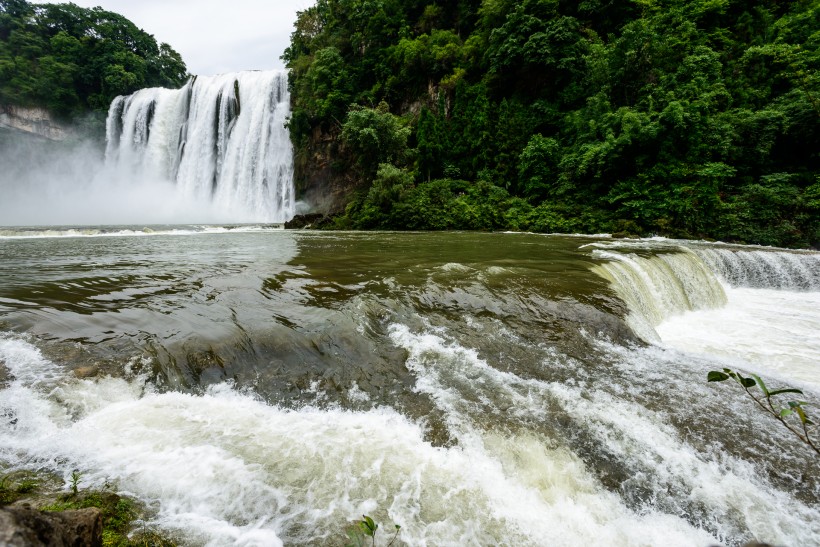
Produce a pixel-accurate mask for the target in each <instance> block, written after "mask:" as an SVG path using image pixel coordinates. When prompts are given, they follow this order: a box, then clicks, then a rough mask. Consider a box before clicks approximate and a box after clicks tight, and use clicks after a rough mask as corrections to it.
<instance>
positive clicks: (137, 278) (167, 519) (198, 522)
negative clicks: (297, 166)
mask: <svg viewBox="0 0 820 547" xmlns="http://www.w3.org/2000/svg"><path fill="white" fill-rule="evenodd" d="M722 367H731V368H736V369H740V370H744V371H746V372H750V373H751V372H753V373H758V374H760V375H761V376H763V377H764V378H766V379H767V380H768V381H769V383H770V384H772V385H775V386H784V385H788V386H791V387H798V388H801V389H803V390H804V392H805V397H806V399H807V400H811V401H818V400H820V254H818V253H813V252H808V251H802V252H801V251H785V250H777V249H763V248H756V247H739V246H730V245H721V244H709V243H699V242H681V241H670V240H612V239H609V238H606V237H580V236H578V237H572V236H550V235H535V234H520V233H503V234H502V233H498V234H489V233H346V232H308V231H300V232H296V231H285V230H282V229H278V228H276V227H272V226H269V225H258V226H248V225H241V226H151V227H149V228H145V227H143V226H132V227H109V228H99V227H93V228H47V229H42V228H30V229H24V228H0V460H1V461H2V467H3V468H5V469H6V470H9V469H39V470H43V469H46V470H51V471H53V472H56V473H59V474H60V475H62V476H64V477H65V478H66V481H67V483H68V480H69V477H70V474H71V471H72V470H74V469H77V470H79V471H80V472H81V474H82V475H81V476H82V480H83V486H84V487H102V486H103V484H106V483H108V484H111V485H113V487H114V488H116V489H117V490H118V491H120V492H122V493H126V494H128V495H132V496H135V497H137V498H139V499H141V500H142V501H144V502H145V503H146V504H147V505H148V506H149V507H151V508H152V509H153V512H152V515H153V516H152V520H151V522H150V523H149V524H150V525H152V526H158V527H160V528H161V529H163V530H164V531H165V532H167V533H168V534H171V535H172V536H173V537H176V538H177V539H179V540H181V542H182V543H183V544H186V545H187V544H189V545H233V544H236V545H277V544H282V543H284V544H313V545H339V544H342V543H344V541H345V536H344V530H345V528H346V527H347V526H348V524H349V522H350V521H351V520H353V519H355V518H360V517H361V515H362V514H367V515H370V516H372V517H373V518H374V519H375V520H376V521H377V522H379V523H381V524H382V528H381V529H380V532H379V534H380V535H379V537H380V540H379V541H380V542H381V544H383V545H386V543H387V541H388V538H389V536H390V535H391V534H389V533H387V532H383V531H382V530H389V529H392V527H393V524H394V523H395V524H399V525H401V532H400V535H399V539H400V541H402V542H404V543H405V544H408V545H589V544H598V545H693V546H704V547H705V546H707V545H714V544H723V545H740V544H742V543H744V542H746V541H750V540H752V539H758V540H761V541H768V542H772V543H775V544H782V545H811V544H820V472H818V468H820V466H818V462H819V461H820V459H818V457H817V456H816V455H814V453H813V452H812V451H810V450H809V449H808V448H807V447H805V446H804V445H803V444H802V443H800V442H799V441H798V440H796V439H795V438H794V437H793V436H792V435H791V434H790V433H789V432H788V431H786V430H785V429H784V428H782V426H780V424H778V423H777V422H776V421H775V420H773V419H772V418H770V417H769V416H767V415H765V414H762V413H761V412H758V409H757V408H756V407H755V406H754V403H753V402H752V401H751V400H750V399H748V398H747V397H745V395H744V394H743V393H742V391H741V390H740V388H739V386H737V385H734V386H733V385H730V384H729V383H726V384H708V383H707V382H706V374H707V372H708V371H709V370H713V369H720V368H722ZM807 408H810V409H812V410H813V412H814V413H815V415H816V414H817V411H816V410H815V409H814V407H807Z"/></svg>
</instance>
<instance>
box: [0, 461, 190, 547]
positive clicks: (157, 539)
mask: <svg viewBox="0 0 820 547" xmlns="http://www.w3.org/2000/svg"><path fill="white" fill-rule="evenodd" d="M55 479H57V477H55V476H52V475H51V474H49V473H45V472H40V473H32V472H25V471H16V472H12V473H7V474H4V475H0V505H9V504H12V503H14V502H18V501H20V502H22V501H28V502H32V503H34V502H33V501H32V496H30V495H33V499H35V500H38V501H37V503H36V505H40V507H39V509H40V510H42V511H69V510H77V509H85V508H88V507H96V508H98V509H99V510H100V512H101V513H102V521H103V545H104V546H105V547H143V546H144V547H149V546H150V547H173V546H174V545H175V544H174V543H173V542H172V541H170V540H169V539H167V538H164V537H162V536H161V535H159V534H157V533H156V532H154V531H153V530H150V529H148V528H145V527H143V529H142V530H137V531H133V525H134V521H135V520H137V519H140V518H142V513H143V508H141V507H140V505H139V503H138V502H136V501H134V500H131V499H129V498H126V497H123V496H119V495H117V494H115V493H113V492H110V491H105V490H104V491H98V490H83V489H82V488H80V486H79V485H80V482H81V480H82V474H81V473H80V472H79V471H73V472H72V473H71V475H70V477H69V481H68V487H69V489H70V492H69V493H58V492H55V491H54V489H53V488H55V487H57V484H58V483H57V482H55ZM59 484H63V483H62V481H61V480H60V481H59ZM105 488H106V489H108V488H109V485H108V484H107V483H106V486H105ZM44 499H45V500H50V502H48V501H46V502H44V501H42V500H44ZM43 503H45V505H42V504H43Z"/></svg>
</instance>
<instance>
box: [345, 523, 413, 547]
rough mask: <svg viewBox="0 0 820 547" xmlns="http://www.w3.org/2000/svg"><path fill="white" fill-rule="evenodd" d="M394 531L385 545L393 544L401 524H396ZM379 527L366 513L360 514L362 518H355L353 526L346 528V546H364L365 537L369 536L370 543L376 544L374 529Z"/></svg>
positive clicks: (388, 546)
mask: <svg viewBox="0 0 820 547" xmlns="http://www.w3.org/2000/svg"><path fill="white" fill-rule="evenodd" d="M395 527H396V533H395V534H393V538H392V539H391V540H390V543H388V544H387V547H390V546H391V545H393V543H394V542H395V541H396V539H397V538H398V537H399V531H400V530H401V526H399V525H398V524H396V525H395ZM378 529H379V525H378V524H376V522H374V521H373V519H372V518H370V517H368V516H367V515H362V520H357V521H354V522H353V526H351V527H350V528H348V530H347V537H348V539H349V540H350V543H348V544H347V545H348V547H365V545H367V538H370V540H371V545H373V546H375V545H376V531H377V530H378Z"/></svg>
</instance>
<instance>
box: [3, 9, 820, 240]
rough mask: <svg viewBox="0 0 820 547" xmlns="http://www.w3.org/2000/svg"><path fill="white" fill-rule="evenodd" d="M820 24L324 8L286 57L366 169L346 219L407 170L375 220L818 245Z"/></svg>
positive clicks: (586, 12)
mask: <svg viewBox="0 0 820 547" xmlns="http://www.w3.org/2000/svg"><path fill="white" fill-rule="evenodd" d="M0 29H2V27H0ZM818 29H820V4H818V2H816V1H813V0H800V1H796V2H781V1H777V0H755V1H753V2H740V1H739V0H635V1H633V2H618V1H615V0H583V1H580V2H571V1H569V0H524V1H520V2H516V1H512V0H483V1H481V2H479V1H475V0H473V1H459V2H441V1H434V0H369V1H368V0H318V1H317V2H316V5H315V6H313V7H311V8H308V9H307V10H305V11H304V12H302V13H301V14H300V15H299V19H298V21H297V24H296V31H295V32H294V35H293V39H292V43H291V46H290V48H289V49H288V51H287V52H286V54H285V60H286V62H287V64H288V66H289V67H290V69H291V73H290V78H291V89H292V90H293V105H294V112H293V117H292V122H291V132H292V136H293V139H294V142H295V143H296V146H297V155H299V154H300V153H301V154H303V156H304V157H307V156H308V154H306V153H305V152H304V151H305V150H307V149H308V148H309V147H310V146H312V145H313V144H312V143H311V136H312V135H314V133H315V130H316V129H317V128H319V129H321V130H322V132H323V134H322V139H324V140H325V141H334V140H335V142H337V143H340V144H344V146H338V147H336V148H335V149H332V151H331V153H332V154H335V155H336V157H335V158H334V159H335V160H337V163H341V164H345V165H358V166H360V167H361V169H360V170H359V172H358V175H356V177H355V178H356V180H357V181H358V183H359V185H360V189H359V192H358V193H357V194H355V195H358V196H359V198H357V200H358V201H357V202H356V203H358V205H357V206H356V207H352V208H351V209H350V210H349V212H348V214H347V221H348V225H353V224H355V222H354V221H355V219H356V218H357V215H360V214H362V211H365V209H363V208H362V207H361V204H362V203H365V202H366V201H367V200H366V199H365V198H366V196H368V195H369V188H370V184H371V183H372V182H373V181H374V180H375V179H377V178H378V176H377V167H378V165H379V164H380V163H391V164H393V165H395V166H397V167H402V168H407V169H410V168H411V167H412V169H413V170H412V171H402V173H403V175H402V176H403V177H407V176H413V177H414V183H415V185H414V186H412V187H410V186H407V185H402V188H405V190H403V191H402V192H393V193H390V192H382V191H380V192H379V193H378V195H380V196H383V197H384V196H389V199H395V200H396V202H395V203H394V206H393V207H392V208H389V214H388V213H387V212H386V211H388V209H387V208H386V202H384V200H382V201H380V202H379V203H380V205H379V207H375V208H373V209H371V211H380V212H379V213H378V214H375V213H374V215H375V216H373V215H370V213H368V215H370V216H369V217H368V219H370V220H367V221H366V222H364V221H363V222H361V223H359V225H360V226H361V227H365V226H369V227H376V226H378V227H393V228H410V227H412V228H429V229H444V228H454V227H461V228H465V227H475V228H481V229H494V228H515V229H528V230H538V231H576V230H578V231H602V230H611V231H617V232H627V233H631V234H636V233H639V234H651V233H661V234H667V235H673V236H685V237H690V236H691V237H713V238H721V239H727V240H734V241H741V242H746V243H765V244H772V245H790V246H807V245H811V244H820V233H818V232H819V231H820V228H819V227H820V216H819V213H820V210H819V209H818V206H817V193H818V190H817V188H818V186H817V184H818V183H817V181H818V177H820V149H818V147H817V144H816V143H817V142H820V31H818ZM0 32H2V30H0ZM20 47H21V48H23V47H26V46H25V45H24V44H22V43H21V44H20ZM32 47H37V45H36V43H34V44H32ZM327 52H333V54H332V55H329V54H328V53H327ZM9 63H13V58H10V57H3V56H2V55H0V71H3V70H6V68H4V67H7V66H9ZM320 75H321V77H320ZM20 85H21V86H24V85H29V84H28V83H27V82H26V81H25V80H24V79H21V80H20ZM381 101H384V102H385V103H386V104H387V105H389V109H390V110H391V111H392V112H394V113H397V114H399V116H400V117H401V120H402V121H401V122H399V121H398V120H399V117H397V116H393V117H392V118H384V120H382V119H381V118H379V117H378V116H377V115H376V114H375V113H374V112H376V111H377V109H374V108H373V106H374V105H376V104H379V103H380V102H381ZM350 103H354V104H355V105H356V106H355V107H354V108H352V109H351V108H350ZM329 104H332V105H333V106H332V107H323V106H322V105H329ZM317 105H318V106H317ZM348 111H349V112H350V114H347V117H346V118H344V119H343V118H341V117H340V115H341V116H344V115H345V113H346V112H348ZM391 119H392V120H393V122H394V125H393V127H394V130H385V129H384V128H387V127H388V126H389V124H388V123H387V120H391ZM339 121H342V122H343V123H342V124H340V123H339ZM382 122H384V123H382ZM343 127H344V128H343ZM379 127H381V128H382V130H379V129H377V128H379ZM398 127H401V128H406V129H409V133H408V134H407V135H406V141H405V140H404V139H405V137H404V136H402V139H400V140H401V142H400V143H396V142H392V144H387V143H390V142H391V140H390V139H387V138H382V137H379V136H378V135H379V134H380V131H382V133H384V134H390V133H391V131H393V132H395V128H398ZM405 142H406V143H407V146H406V147H405ZM385 146H386V148H385ZM398 149H402V150H403V152H402V153H401V154H398V153H394V152H390V153H388V152H387V151H388V150H398ZM300 150H301V151H302V152H300ZM300 165H301V168H303V169H308V168H309V163H308V162H305V163H302V164H300ZM487 185H489V187H491V188H494V189H498V190H499V191H502V192H504V193H505V196H506V197H504V198H503V199H500V198H499V199H496V198H495V197H492V196H496V197H497V196H498V194H497V193H495V192H494V191H489V190H487V187H488V186H487ZM394 186H395V185H392V186H391V188H392V187H394ZM476 188H481V189H482V190H480V191H478V190H475V191H474V189H476ZM351 195H353V194H351ZM385 199H387V198H385ZM478 200H484V201H485V205H486V206H487V207H489V208H490V209H493V208H494V209H493V210H494V211H495V214H492V215H490V214H484V213H481V214H474V215H472V216H470V215H469V214H467V211H472V212H475V211H477V210H479V209H481V210H482V211H484V209H482V208H481V207H484V205H482V206H481V207H478V205H477V204H478ZM372 201H373V200H372V199H371V200H370V202H372ZM445 214H449V215H452V216H453V218H457V219H459V220H458V221H452V222H451V221H446V220H445V219H444V216H445ZM373 218H377V220H372V219H373ZM385 219H389V220H385ZM468 219H472V220H468Z"/></svg>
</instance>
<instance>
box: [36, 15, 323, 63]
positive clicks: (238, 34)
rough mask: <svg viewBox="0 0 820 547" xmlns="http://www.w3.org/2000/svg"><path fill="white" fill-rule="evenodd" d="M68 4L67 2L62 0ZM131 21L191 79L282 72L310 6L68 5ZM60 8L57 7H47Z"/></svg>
mask: <svg viewBox="0 0 820 547" xmlns="http://www.w3.org/2000/svg"><path fill="white" fill-rule="evenodd" d="M66 1H68V0H66ZM71 1H72V2H73V3H74V4H77V5H78V6H83V7H86V8H90V7H95V6H100V7H101V8H103V9H105V10H108V11H113V12H116V13H119V14H121V15H123V16H125V17H126V18H128V19H130V20H131V22H133V23H134V24H135V25H136V26H138V27H139V28H141V29H143V30H144V31H145V32H147V33H148V34H153V35H154V38H155V39H156V40H157V43H158V44H159V43H160V42H167V43H168V44H170V45H171V47H172V48H174V49H175V50H177V51H178V52H179V53H180V54H181V55H182V59H183V60H184V61H185V63H186V65H187V67H188V71H189V72H191V73H192V74H198V75H201V76H209V75H212V74H219V73H222V72H235V71H239V70H266V69H277V68H282V67H283V64H282V61H281V60H280V59H279V57H280V56H281V55H282V53H283V52H284V51H285V48H286V47H287V46H288V43H289V42H290V34H291V32H293V23H294V22H295V21H296V12H297V11H302V10H304V9H306V8H308V7H310V6H312V5H313V3H314V2H313V0H71ZM50 3H61V2H50Z"/></svg>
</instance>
